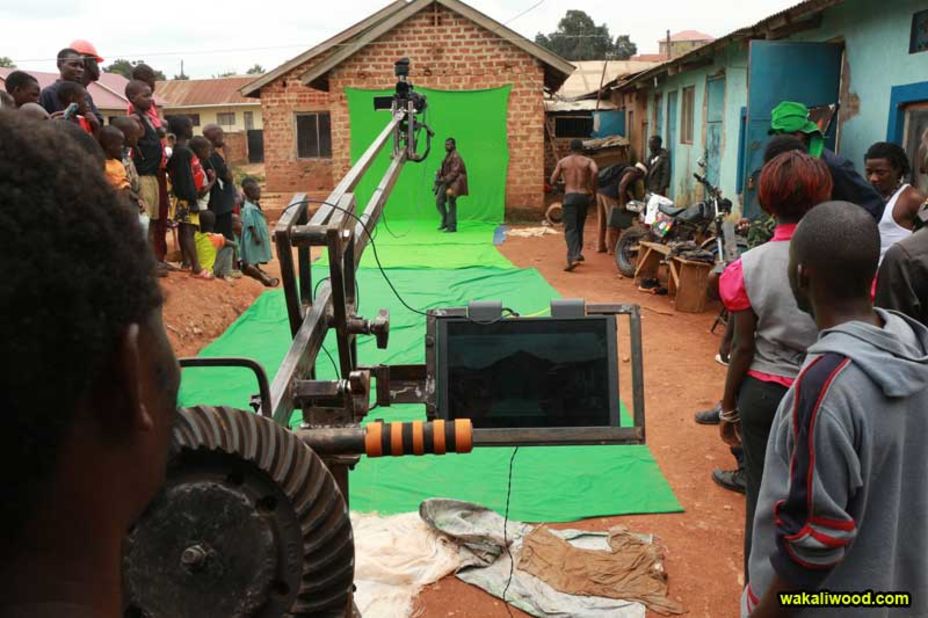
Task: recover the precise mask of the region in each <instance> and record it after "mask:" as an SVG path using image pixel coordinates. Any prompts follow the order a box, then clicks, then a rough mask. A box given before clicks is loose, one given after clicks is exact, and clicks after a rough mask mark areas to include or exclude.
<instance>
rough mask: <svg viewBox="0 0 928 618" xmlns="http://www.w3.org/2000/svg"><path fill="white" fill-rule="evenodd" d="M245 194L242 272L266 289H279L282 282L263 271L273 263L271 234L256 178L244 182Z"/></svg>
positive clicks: (241, 245)
mask: <svg viewBox="0 0 928 618" xmlns="http://www.w3.org/2000/svg"><path fill="white" fill-rule="evenodd" d="M242 190H243V191H244V192H245V204H244V206H243V207H242V217H241V227H242V232H241V234H242V235H241V240H240V241H239V249H240V251H241V260H242V272H243V273H245V274H246V275H248V276H249V277H253V278H255V279H257V280H258V281H260V282H261V283H263V284H264V285H265V286H266V287H269V288H273V287H277V285H278V284H279V283H280V280H279V279H277V277H272V276H270V275H268V274H267V273H266V272H264V271H263V270H261V266H260V265H261V264H267V263H268V262H270V261H271V234H270V232H268V229H267V219H265V218H264V211H262V210H261V205H260V203H259V201H260V200H261V187H260V186H258V181H257V180H255V179H254V178H251V177H249V178H246V179H245V180H243V181H242Z"/></svg>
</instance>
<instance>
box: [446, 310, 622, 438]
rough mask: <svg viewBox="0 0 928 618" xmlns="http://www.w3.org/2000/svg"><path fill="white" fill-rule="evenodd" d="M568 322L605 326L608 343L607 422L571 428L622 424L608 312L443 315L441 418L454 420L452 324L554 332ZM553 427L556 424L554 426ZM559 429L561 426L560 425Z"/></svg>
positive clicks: (613, 337) (612, 324)
mask: <svg viewBox="0 0 928 618" xmlns="http://www.w3.org/2000/svg"><path fill="white" fill-rule="evenodd" d="M568 322H586V323H589V324H592V323H595V324H597V325H598V326H599V328H600V329H602V334H603V335H604V336H605V343H606V363H607V368H606V376H607V384H608V389H609V393H608V407H609V410H608V414H609V423H608V425H587V426H584V425H571V427H575V428H576V427H590V428H592V427H619V374H618V359H617V354H616V324H615V318H613V317H612V316H605V315H593V316H582V317H559V318H550V317H529V318H523V317H512V318H506V319H503V320H495V321H493V322H492V323H482V322H479V321H477V320H472V319H469V318H467V317H444V318H442V319H439V320H438V321H437V324H436V326H437V328H436V333H435V334H436V338H435V344H436V346H437V347H438V356H437V361H438V364H437V365H436V367H435V377H436V394H437V405H438V417H439V418H442V419H445V420H453V419H454V418H455V417H452V415H451V409H450V408H451V395H450V392H451V383H450V378H449V377H448V375H447V374H448V373H450V367H449V360H450V357H449V348H450V346H449V345H448V342H449V327H451V325H452V324H467V323H469V324H474V325H475V326H476V327H477V328H478V329H480V328H487V329H495V330H498V329H499V327H500V326H504V325H509V324H533V325H546V326H549V327H550V328H551V330H552V331H556V330H557V327H558V324H561V323H568ZM552 428H554V427H552ZM557 428H558V429H560V428H561V427H557ZM506 429H516V427H506Z"/></svg>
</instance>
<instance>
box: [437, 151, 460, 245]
mask: <svg viewBox="0 0 928 618" xmlns="http://www.w3.org/2000/svg"><path fill="white" fill-rule="evenodd" d="M445 151H446V152H447V153H448V154H447V155H445V160H444V161H442V162H441V169H440V170H438V174H437V177H436V178H435V194H436V197H437V198H438V199H437V202H436V205H437V206H438V212H439V214H440V215H441V225H440V226H439V227H438V229H439V231H441V230H444V231H445V232H457V231H458V198H459V197H463V196H465V195H467V168H466V167H465V166H464V160H463V159H462V158H461V155H459V154H458V151H457V144H456V143H455V141H454V138H453V137H449V138H448V139H446V140H445ZM446 204H447V207H446V206H445V205H446Z"/></svg>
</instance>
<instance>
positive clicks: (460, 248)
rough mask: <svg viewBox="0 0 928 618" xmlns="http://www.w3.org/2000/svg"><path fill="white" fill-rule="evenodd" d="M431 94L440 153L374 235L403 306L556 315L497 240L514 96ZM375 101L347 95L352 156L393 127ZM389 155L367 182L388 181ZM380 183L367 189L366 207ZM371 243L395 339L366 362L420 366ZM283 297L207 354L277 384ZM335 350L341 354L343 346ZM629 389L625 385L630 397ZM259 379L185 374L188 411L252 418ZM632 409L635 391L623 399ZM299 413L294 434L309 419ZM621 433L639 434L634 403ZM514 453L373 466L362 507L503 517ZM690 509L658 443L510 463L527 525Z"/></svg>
mask: <svg viewBox="0 0 928 618" xmlns="http://www.w3.org/2000/svg"><path fill="white" fill-rule="evenodd" d="M423 92H424V93H425V94H426V95H427V96H428V97H429V105H430V110H432V111H430V117H429V118H428V119H427V120H428V122H429V123H430V124H431V125H432V127H433V128H434V129H435V130H436V132H437V135H436V141H435V144H434V146H435V148H434V149H433V152H432V155H431V157H430V158H429V159H428V160H427V162H426V163H424V164H419V165H414V164H410V165H407V166H406V167H405V168H404V170H403V172H402V174H401V177H400V180H399V182H398V184H397V187H396V189H395V190H394V192H393V194H392V195H391V197H390V200H389V202H388V204H387V208H386V217H385V220H383V221H381V223H380V225H378V227H377V229H376V231H374V238H375V240H374V246H375V247H376V250H377V254H378V257H379V258H380V263H381V265H382V266H383V267H384V268H385V269H386V272H387V275H388V276H389V278H390V280H391V281H392V282H393V285H394V286H395V287H396V289H397V290H399V292H400V294H401V295H402V297H403V299H404V300H405V301H406V302H407V303H408V304H409V305H411V306H412V307H414V308H417V309H419V310H421V311H426V310H428V309H432V308H438V307H461V306H465V305H466V304H467V303H468V302H469V301H472V300H501V301H503V304H504V306H507V307H511V308H512V309H514V310H515V311H517V312H519V313H520V314H522V315H526V316H528V315H545V314H547V310H548V306H549V303H550V300H551V299H552V298H555V297H557V292H556V290H554V288H552V287H551V286H550V285H549V284H548V282H547V281H545V280H544V278H543V277H542V276H541V275H540V274H539V273H538V271H537V270H535V269H517V268H515V267H514V266H513V265H512V264H511V263H510V262H509V260H507V259H506V258H505V257H504V256H502V255H501V254H500V253H499V252H498V251H497V250H496V248H495V247H494V246H493V244H492V239H493V230H494V228H495V226H496V225H497V224H499V223H500V222H501V221H502V216H503V207H504V201H505V199H504V198H505V182H506V169H507V165H508V152H507V147H506V141H507V140H506V108H507V101H508V95H509V89H508V88H502V89H496V90H484V91H475V92H463V93H461V92H458V93H449V92H441V91H432V90H423ZM374 94H378V93H375V92H372V91H361V90H350V89H349V90H347V91H346V95H347V98H348V105H349V110H350V112H351V130H352V143H351V149H352V156H353V157H354V158H355V159H356V158H357V157H358V156H359V155H360V154H361V152H363V150H364V147H365V146H366V144H367V143H368V142H369V141H370V140H371V139H372V138H373V137H374V136H375V135H376V134H377V133H378V132H379V131H380V130H381V129H382V127H383V126H384V125H385V124H386V123H387V120H388V118H387V115H386V114H384V113H382V112H374V111H373V109H372V104H371V97H372V96H373V95H374ZM448 135H453V136H454V137H456V138H457V140H458V147H459V149H460V150H461V152H462V155H463V156H464V159H465V161H466V163H467V166H468V172H469V177H470V178H469V181H470V186H471V191H472V195H471V196H469V197H468V198H464V199H462V200H461V204H460V205H459V217H460V219H461V220H462V222H461V224H460V226H459V232H458V233H456V234H443V233H440V232H437V231H436V230H435V227H436V226H437V223H438V216H437V213H436V211H435V207H434V196H432V194H431V186H432V179H433V176H434V172H435V170H436V169H437V168H438V166H439V164H440V162H441V157H442V156H443V149H442V145H443V142H444V138H445V137H447V136H448ZM386 165H387V159H386V158H385V157H382V158H381V159H380V160H378V161H377V162H376V164H375V165H374V169H373V170H372V172H371V173H370V174H368V175H367V178H374V179H376V178H379V176H380V175H381V173H382V172H383V170H384V169H385V168H386ZM374 185H375V180H374V181H368V182H364V183H362V184H361V185H360V186H359V187H358V189H357V194H358V197H359V200H358V201H359V204H361V205H362V206H363V204H364V203H366V199H367V196H369V195H370V191H371V189H372V187H373V186H374ZM373 249H374V247H368V249H367V251H366V252H365V254H364V257H363V259H362V262H361V267H360V268H359V270H358V286H359V294H360V296H359V301H360V302H359V304H360V310H359V313H360V314H361V315H363V316H373V315H375V314H376V312H377V311H378V310H379V309H381V308H386V309H388V310H389V311H390V318H391V321H390V342H389V347H388V349H387V350H378V349H377V348H376V345H375V343H374V340H373V338H361V339H359V344H358V354H359V357H360V361H361V363H362V364H366V365H369V364H374V363H390V364H409V363H422V362H424V360H425V344H424V336H425V318H424V316H422V315H420V314H418V313H416V312H413V311H410V310H409V309H407V308H405V307H404V306H403V305H402V304H401V303H400V302H399V301H398V299H397V298H396V296H395V295H394V293H393V291H392V290H391V289H390V288H389V286H388V285H387V283H386V281H385V279H384V275H383V273H381V271H380V270H379V269H378V268H377V266H376V260H374V250H373ZM327 274H328V268H327V267H325V260H324V259H323V260H320V261H318V262H317V263H316V265H315V266H314V273H313V277H314V281H319V280H320V279H321V278H322V277H325V276H327ZM290 341H291V339H290V333H289V326H288V322H287V313H286V310H285V307H284V301H283V294H282V292H281V291H279V290H276V291H272V292H267V293H265V294H263V295H262V296H261V297H259V298H258V299H257V301H256V302H255V303H254V304H253V305H252V307H251V308H249V309H248V310H247V311H246V312H245V313H243V314H242V315H241V316H240V317H239V319H238V320H237V321H236V322H235V323H234V324H233V325H232V326H231V327H229V329H228V330H227V331H226V332H225V333H224V334H223V335H222V336H221V337H220V338H219V339H217V340H216V341H215V342H213V343H212V344H211V345H209V346H208V347H207V348H205V349H204V350H203V352H202V355H204V356H246V357H250V358H254V359H255V360H257V361H259V362H260V363H262V364H263V365H264V367H265V369H266V370H267V372H268V375H269V376H273V375H274V373H275V372H276V370H277V368H278V367H279V365H280V363H281V361H282V359H283V357H284V355H285V354H286V352H287V350H288V348H289V346H290ZM325 348H326V349H327V350H328V351H329V353H330V354H331V355H332V356H333V357H334V356H335V355H336V354H337V348H336V346H335V343H334V340H333V337H332V336H330V337H329V339H328V340H327V341H326V343H325ZM316 369H317V375H318V377H319V378H320V379H331V378H333V377H334V376H335V369H334V367H333V364H332V362H330V360H329V358H328V357H327V356H326V354H325V353H322V354H320V355H319V358H318V359H317V364H316ZM622 386H624V385H620V388H621V387H622ZM256 390H257V388H256V386H255V384H254V379H253V378H251V377H249V375H248V372H247V371H245V370H239V369H187V370H185V371H184V378H183V383H182V385H181V402H182V404H183V405H194V404H197V403H208V404H212V405H229V406H234V407H238V408H246V409H247V405H248V400H249V397H250V395H251V394H252V393H254V392H256ZM619 396H620V398H621V399H624V400H626V401H628V400H630V399H631V393H630V392H624V391H623V392H620V393H619ZM422 418H424V410H423V408H422V406H411V405H405V406H394V407H387V408H378V409H376V410H374V411H373V412H372V413H371V414H370V415H369V420H374V419H384V420H391V421H395V420H413V419H422ZM299 420H300V415H299V413H296V414H294V417H293V418H292V419H291V425H295V424H297V423H298V422H299ZM621 422H622V424H623V425H626V424H627V425H630V424H631V421H630V420H629V418H628V413H627V411H626V410H625V409H624V407H623V411H622V420H621ZM512 453H513V449H512V448H478V449H476V450H475V451H474V452H473V453H469V454H466V455H445V456H425V457H402V458H379V459H368V458H366V457H364V458H362V459H361V461H360V463H359V464H358V465H357V467H356V468H355V470H353V471H352V472H351V475H350V493H351V495H350V501H351V508H352V509H354V510H359V511H376V512H380V513H382V514H392V513H401V512H408V511H414V510H416V509H417V508H418V506H419V503H420V502H421V501H422V500H424V499H426V498H430V497H448V498H457V499H461V500H469V501H473V502H477V503H479V504H483V505H486V506H488V507H489V508H492V509H495V510H497V511H499V512H503V510H504V508H505V503H506V493H507V492H506V490H507V481H508V470H509V461H510V457H511V456H512ZM680 510H681V508H680V505H679V503H678V502H677V500H676V498H675V497H674V495H673V492H672V491H671V489H670V486H669V485H668V484H667V481H666V480H665V479H664V477H663V475H662V474H661V472H660V469H659V468H658V466H657V463H656V462H655V461H654V458H653V457H652V455H651V453H650V451H649V450H648V447H647V446H578V447H553V446H549V447H522V448H520V449H519V452H518V453H517V455H516V457H515V460H514V464H513V478H512V497H511V501H510V517H512V518H513V519H516V520H521V521H535V522H538V521H547V522H564V521H574V520H577V519H582V518H586V517H596V516H604V515H621V514H630V513H660V512H674V511H680Z"/></svg>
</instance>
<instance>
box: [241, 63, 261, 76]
mask: <svg viewBox="0 0 928 618" xmlns="http://www.w3.org/2000/svg"><path fill="white" fill-rule="evenodd" d="M261 73H264V67H263V66H261V65H260V64H257V63H255V66H253V67H251V68H250V69H248V70H247V71H245V75H260V74H261Z"/></svg>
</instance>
